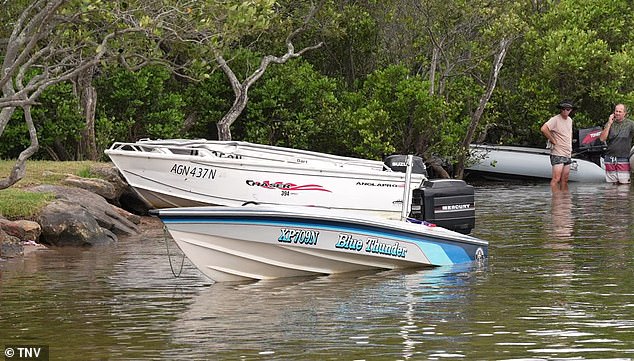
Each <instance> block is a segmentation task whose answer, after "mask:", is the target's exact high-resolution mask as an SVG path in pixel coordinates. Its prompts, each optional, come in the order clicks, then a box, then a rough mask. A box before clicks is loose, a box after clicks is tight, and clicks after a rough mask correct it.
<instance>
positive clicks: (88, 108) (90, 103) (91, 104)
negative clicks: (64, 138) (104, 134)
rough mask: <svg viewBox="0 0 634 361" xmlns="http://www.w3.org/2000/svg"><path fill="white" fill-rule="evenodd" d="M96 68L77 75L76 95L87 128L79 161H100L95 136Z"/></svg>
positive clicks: (81, 144)
mask: <svg viewBox="0 0 634 361" xmlns="http://www.w3.org/2000/svg"><path fill="white" fill-rule="evenodd" d="M94 72H95V66H92V67H89V68H86V69H85V70H84V71H82V72H80V73H79V74H77V78H76V84H77V85H76V90H75V91H76V94H77V96H78V97H79V104H80V106H81V111H82V115H83V116H84V121H85V127H84V129H83V130H82V132H81V133H82V134H81V139H80V146H79V153H80V154H78V155H77V157H78V158H79V159H88V160H93V161H95V160H98V159H99V154H98V153H97V140H96V136H95V112H96V109H97V91H96V90H95V87H94V86H93V85H92V80H93V76H94Z"/></svg>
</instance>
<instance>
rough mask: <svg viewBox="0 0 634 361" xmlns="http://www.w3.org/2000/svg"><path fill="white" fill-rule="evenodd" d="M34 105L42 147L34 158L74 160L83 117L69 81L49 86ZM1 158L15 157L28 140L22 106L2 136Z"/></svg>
mask: <svg viewBox="0 0 634 361" xmlns="http://www.w3.org/2000/svg"><path fill="white" fill-rule="evenodd" d="M38 102H39V104H38V105H37V106H34V107H32V108H31V115H32V117H33V123H34V124H35V128H36V130H37V134H38V140H39V144H40V151H39V152H38V153H37V154H35V155H34V157H33V158H34V159H53V160H72V159H76V156H77V154H75V151H76V149H77V146H78V142H79V140H80V139H79V135H80V132H81V130H82V129H83V128H84V120H83V117H82V114H81V111H80V109H79V104H78V102H77V99H76V98H75V96H74V95H73V88H72V85H71V84H70V83H60V84H56V85H53V86H51V87H49V88H48V89H46V91H44V92H43V93H42V95H41V96H40V97H39V99H38ZM0 139H2V142H0V158H3V159H15V158H17V157H18V155H19V154H20V152H22V151H23V150H24V149H26V148H27V147H28V146H29V144H30V141H29V133H28V129H27V127H26V123H25V120H24V113H23V112H22V110H21V108H18V109H16V112H15V113H14V114H13V116H12V118H11V120H10V122H9V124H8V125H7V128H6V129H5V131H4V133H3V134H2V136H1V137H0Z"/></svg>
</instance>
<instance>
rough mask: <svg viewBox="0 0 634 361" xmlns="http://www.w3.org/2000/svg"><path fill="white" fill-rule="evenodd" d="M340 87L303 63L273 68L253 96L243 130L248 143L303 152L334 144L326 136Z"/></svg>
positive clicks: (302, 61)
mask: <svg viewBox="0 0 634 361" xmlns="http://www.w3.org/2000/svg"><path fill="white" fill-rule="evenodd" d="M336 90H337V84H336V83H335V82H334V81H333V80H332V79H329V78H327V77H324V76H323V75H320V74H319V73H317V72H316V71H315V70H314V68H313V67H312V66H311V65H310V64H308V63H306V62H305V61H304V60H301V59H299V60H293V61H289V62H288V63H286V64H284V65H283V66H272V67H270V68H269V69H268V70H267V73H266V74H265V75H264V76H263V78H262V79H260V81H259V83H258V86H257V87H254V88H253V89H252V90H251V93H250V102H249V104H248V106H247V109H246V112H245V113H244V114H243V115H244V119H243V121H242V123H243V124H242V126H241V128H242V129H243V132H244V137H245V139H246V140H250V141H254V142H261V143H265V144H273V145H284V146H293V147H297V148H302V149H318V148H320V149H326V148H327V147H329V146H330V145H331V144H333V143H334V142H333V140H332V137H331V136H330V134H327V133H325V132H324V130H326V129H327V128H328V127H329V126H330V125H329V124H330V123H332V122H333V119H332V114H334V113H336V111H335V109H336V108H337V99H336V95H335V93H336Z"/></svg>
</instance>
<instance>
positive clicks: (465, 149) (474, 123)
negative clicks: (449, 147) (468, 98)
mask: <svg viewBox="0 0 634 361" xmlns="http://www.w3.org/2000/svg"><path fill="white" fill-rule="evenodd" d="M510 45H511V40H510V39H502V40H500V47H499V48H498V52H497V54H495V59H494V61H493V69H492V71H491V77H490V78H489V82H488V83H487V87H486V89H485V91H484V94H482V97H481V98H480V103H479V104H478V108H477V109H476V111H475V112H474V113H473V115H472V116H471V123H470V124H469V128H468V129H467V134H466V135H465V137H464V139H463V141H462V149H461V153H460V154H459V155H458V162H457V164H456V168H455V174H454V176H455V178H458V179H462V178H463V177H464V166H465V160H466V158H467V156H468V154H469V145H470V144H471V141H472V140H473V134H474V133H475V130H476V128H477V127H478V123H480V119H481V118H482V114H483V113H484V108H485V107H486V105H487V103H488V102H489V99H491V95H492V94H493V90H494V89H495V85H496V84H497V80H498V78H499V76H500V69H502V64H503V63H504V58H505V57H506V51H507V50H508V48H509V46H510Z"/></svg>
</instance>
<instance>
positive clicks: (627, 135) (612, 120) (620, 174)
mask: <svg viewBox="0 0 634 361" xmlns="http://www.w3.org/2000/svg"><path fill="white" fill-rule="evenodd" d="M626 115H627V109H626V108H625V105H624V104H617V105H616V106H615V107H614V113H612V114H610V117H609V118H608V122H607V123H606V124H605V127H604V128H603V131H602V132H601V135H599V139H601V141H602V142H606V141H607V144H608V148H607V149H606V151H605V155H604V156H603V160H604V164H605V180H606V181H607V182H608V183H614V184H630V148H631V147H632V137H634V122H633V121H631V120H630V119H627V118H626V117H625V116H626Z"/></svg>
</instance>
